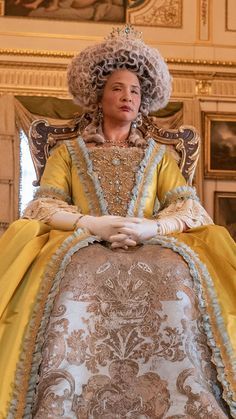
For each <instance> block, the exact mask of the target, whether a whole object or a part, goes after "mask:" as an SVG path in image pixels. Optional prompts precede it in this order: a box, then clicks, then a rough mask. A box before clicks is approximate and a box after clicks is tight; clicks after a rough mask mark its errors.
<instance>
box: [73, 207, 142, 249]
mask: <svg viewBox="0 0 236 419" xmlns="http://www.w3.org/2000/svg"><path fill="white" fill-rule="evenodd" d="M125 220H126V218H124V217H119V216H115V215H103V216H101V217H94V216H92V215H85V216H83V217H82V218H81V219H80V220H79V222H78V227H82V228H87V229H88V230H89V231H90V233H91V234H93V235H95V236H98V237H100V238H101V239H102V240H106V241H108V242H112V241H111V237H112V236H118V240H117V241H118V243H117V245H116V246H115V247H122V248H125V249H126V248H127V247H128V246H136V242H135V241H134V240H133V239H132V238H131V237H129V236H128V235H127V234H125V233H124V234H119V230H120V229H121V228H122V227H124V226H125V225H126V224H125Z"/></svg>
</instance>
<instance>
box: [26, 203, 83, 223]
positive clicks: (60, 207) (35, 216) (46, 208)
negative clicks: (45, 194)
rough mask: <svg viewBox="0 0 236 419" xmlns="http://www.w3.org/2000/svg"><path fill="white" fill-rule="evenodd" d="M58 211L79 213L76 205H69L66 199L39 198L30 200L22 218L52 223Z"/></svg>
mask: <svg viewBox="0 0 236 419" xmlns="http://www.w3.org/2000/svg"><path fill="white" fill-rule="evenodd" d="M58 211H65V212H70V213H72V214H76V213H78V208H77V207H76V206H75V205H68V204H67V203H66V202H65V201H62V200H60V199H55V198H38V199H35V200H33V201H30V202H29V204H28V205H27V207H26V208H25V210H24V212H23V215H22V218H27V219H29V220H38V221H42V222H44V223H50V221H51V218H52V216H53V215H54V214H56V213H57V212H58Z"/></svg>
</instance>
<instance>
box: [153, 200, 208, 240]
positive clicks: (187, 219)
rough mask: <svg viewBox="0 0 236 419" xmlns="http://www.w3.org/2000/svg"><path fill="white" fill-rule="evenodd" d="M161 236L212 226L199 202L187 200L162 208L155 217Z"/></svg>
mask: <svg viewBox="0 0 236 419" xmlns="http://www.w3.org/2000/svg"><path fill="white" fill-rule="evenodd" d="M157 220H158V222H159V223H160V231H161V234H162V235H167V234H171V233H180V232H182V231H183V230H184V228H185V225H186V226H187V227H188V228H194V227H200V226H202V225H207V224H214V223H213V221H212V219H211V217H210V216H209V215H208V214H207V212H206V210H205V209H204V208H203V207H202V205H201V204H200V202H199V201H196V200H195V199H187V200H185V201H177V202H175V203H172V204H170V205H169V206H168V207H166V208H164V209H163V210H162V211H160V213H159V214H158V217H157Z"/></svg>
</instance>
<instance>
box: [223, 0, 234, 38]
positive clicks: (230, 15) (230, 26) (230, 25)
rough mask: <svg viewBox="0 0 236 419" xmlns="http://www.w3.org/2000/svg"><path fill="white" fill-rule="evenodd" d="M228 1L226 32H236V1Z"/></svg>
mask: <svg viewBox="0 0 236 419" xmlns="http://www.w3.org/2000/svg"><path fill="white" fill-rule="evenodd" d="M225 1H226V13H225V30H226V32H227V31H231V32H236V1H235V0H225Z"/></svg>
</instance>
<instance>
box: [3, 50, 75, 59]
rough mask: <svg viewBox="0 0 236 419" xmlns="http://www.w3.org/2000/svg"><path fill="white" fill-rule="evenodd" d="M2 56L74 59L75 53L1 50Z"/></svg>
mask: <svg viewBox="0 0 236 419" xmlns="http://www.w3.org/2000/svg"><path fill="white" fill-rule="evenodd" d="M0 55H13V56H14V55H15V56H21V57H22V56H25V57H50V58H72V57H73V56H74V55H75V53H73V52H69V51H68V52H66V51H46V50H41V51H39V50H33V49H11V48H0Z"/></svg>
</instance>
